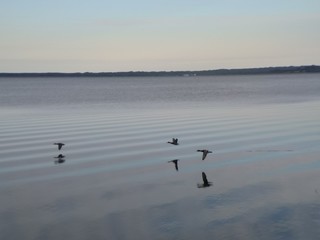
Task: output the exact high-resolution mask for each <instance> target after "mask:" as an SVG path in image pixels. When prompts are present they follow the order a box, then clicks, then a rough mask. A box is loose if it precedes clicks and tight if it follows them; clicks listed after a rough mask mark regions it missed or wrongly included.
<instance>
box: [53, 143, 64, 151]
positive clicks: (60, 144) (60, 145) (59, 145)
mask: <svg viewBox="0 0 320 240" xmlns="http://www.w3.org/2000/svg"><path fill="white" fill-rule="evenodd" d="M53 145H58V149H59V150H61V148H62V146H64V145H65V144H64V143H54V144H53Z"/></svg>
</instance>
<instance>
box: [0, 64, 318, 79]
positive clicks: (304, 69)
mask: <svg viewBox="0 0 320 240" xmlns="http://www.w3.org/2000/svg"><path fill="white" fill-rule="evenodd" d="M319 72H320V66H316V65H309V66H288V67H265V68H242V69H217V70H203V71H150V72H146V71H131V72H83V73H81V72H75V73H60V72H44V73H0V77H174V76H186V77H187V76H219V75H250V74H284V73H286V74H287V73H319Z"/></svg>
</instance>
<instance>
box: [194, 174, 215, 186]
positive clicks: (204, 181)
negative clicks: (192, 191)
mask: <svg viewBox="0 0 320 240" xmlns="http://www.w3.org/2000/svg"><path fill="white" fill-rule="evenodd" d="M202 181H203V183H198V184H197V186H198V188H206V187H210V186H212V182H209V181H208V179H207V175H206V174H205V172H202Z"/></svg>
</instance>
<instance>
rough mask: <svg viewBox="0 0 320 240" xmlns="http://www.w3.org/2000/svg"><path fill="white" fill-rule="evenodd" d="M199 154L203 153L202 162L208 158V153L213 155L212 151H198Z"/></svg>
mask: <svg viewBox="0 0 320 240" xmlns="http://www.w3.org/2000/svg"><path fill="white" fill-rule="evenodd" d="M197 152H202V160H204V159H205V158H206V157H207V155H208V153H212V151H209V150H207V149H202V150H197Z"/></svg>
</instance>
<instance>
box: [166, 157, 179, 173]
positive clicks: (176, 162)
mask: <svg viewBox="0 0 320 240" xmlns="http://www.w3.org/2000/svg"><path fill="white" fill-rule="evenodd" d="M178 161H179V159H174V160H171V161H168V163H170V162H173V163H174V166H175V168H176V170H177V171H179V169H178Z"/></svg>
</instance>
